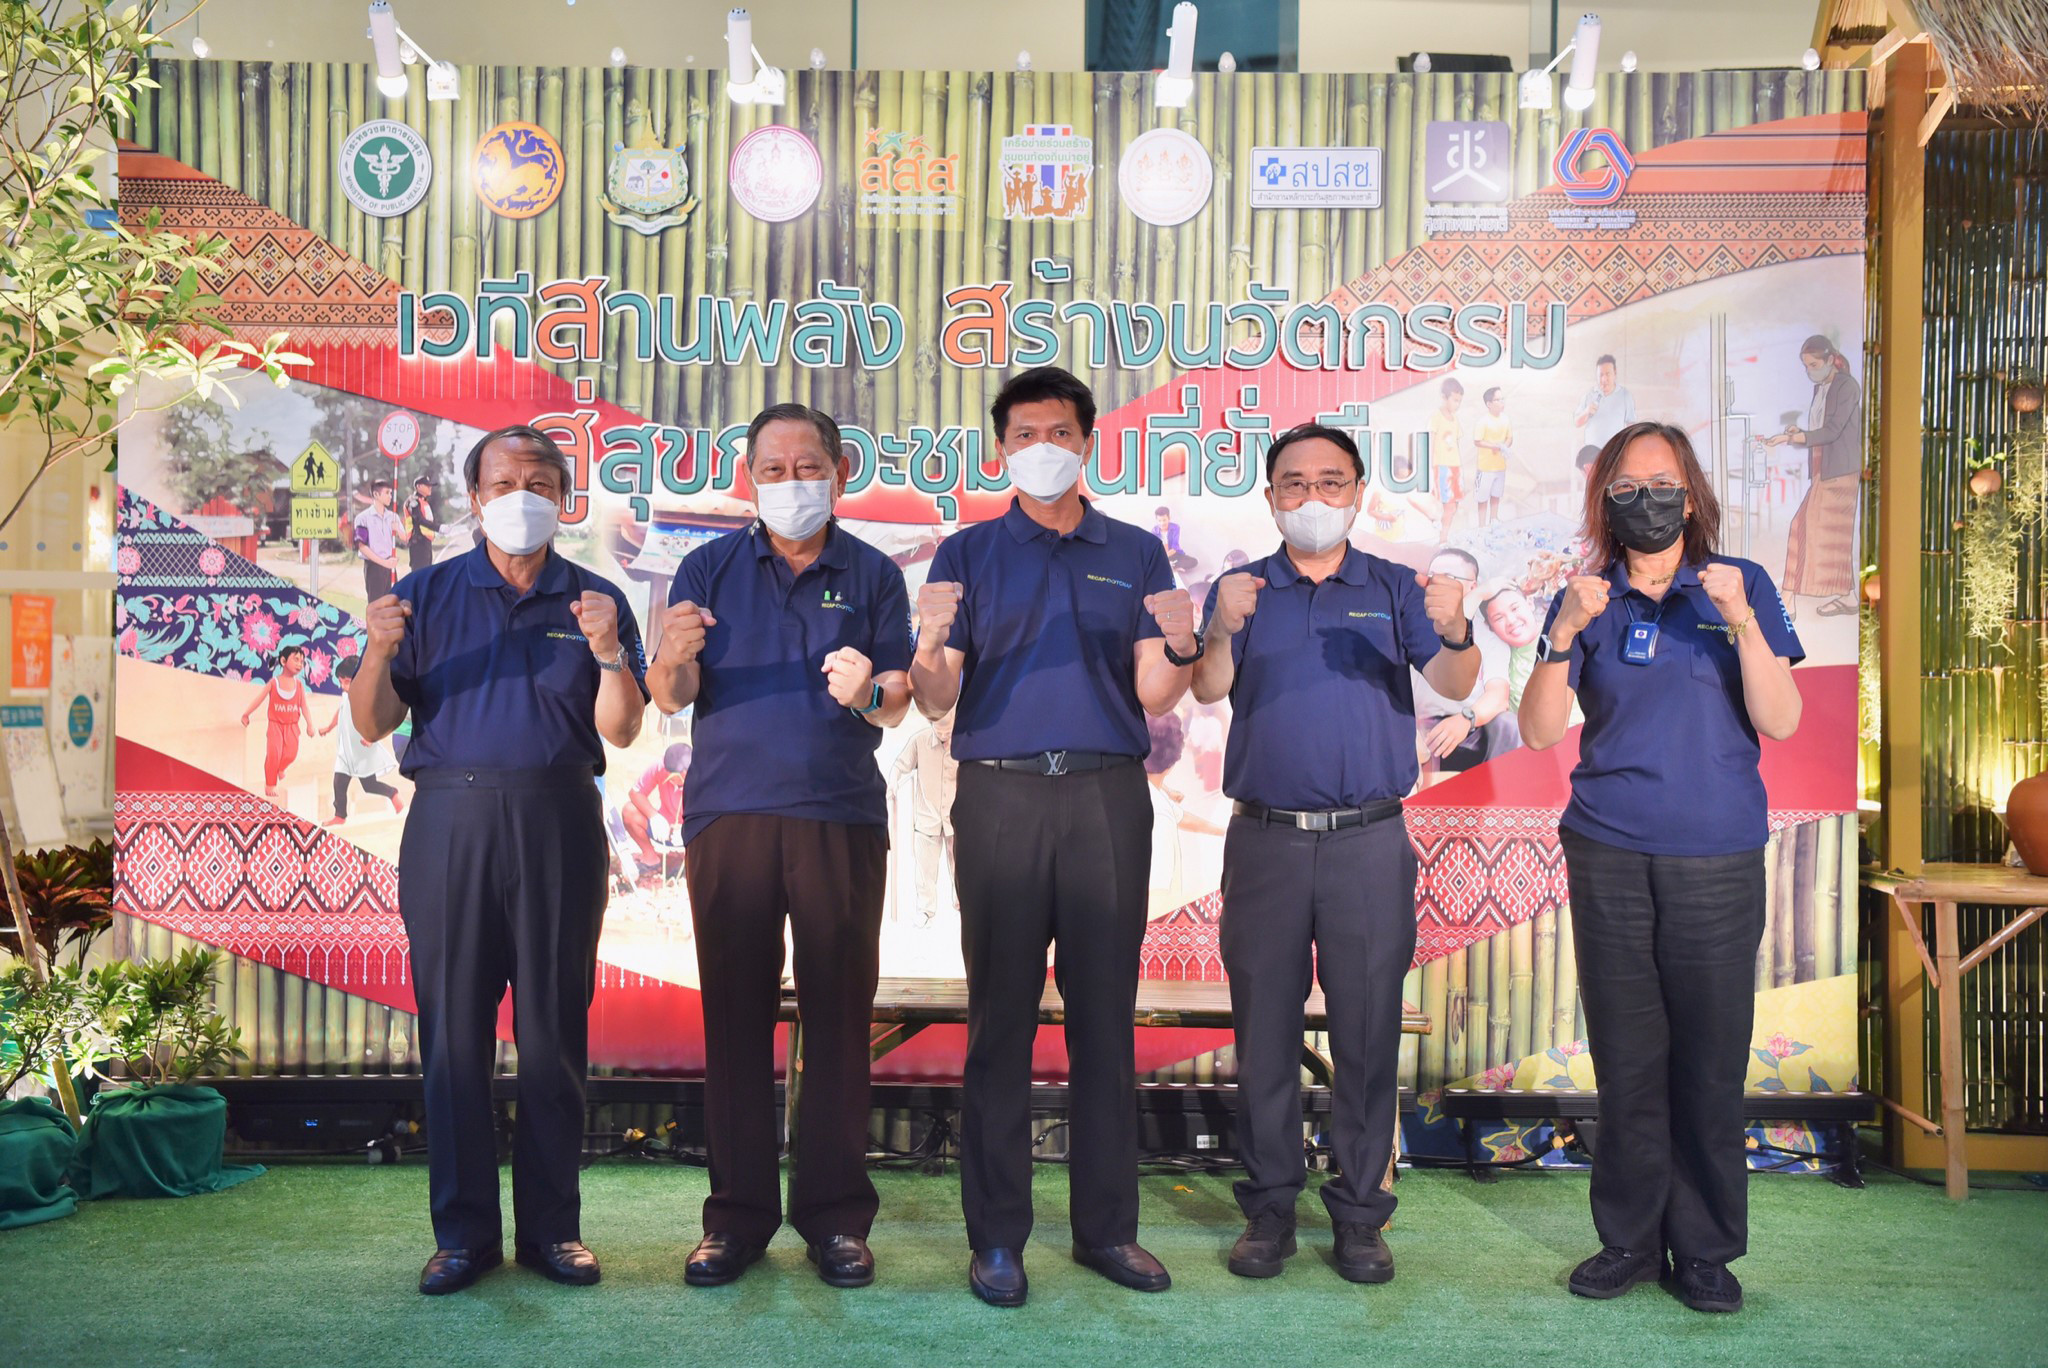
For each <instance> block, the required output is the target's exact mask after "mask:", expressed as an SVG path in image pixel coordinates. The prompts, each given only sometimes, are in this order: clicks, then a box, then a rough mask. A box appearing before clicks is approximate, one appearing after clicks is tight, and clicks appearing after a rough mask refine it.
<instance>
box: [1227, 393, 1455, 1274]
mask: <svg viewBox="0 0 2048 1369" xmlns="http://www.w3.org/2000/svg"><path fill="white" fill-rule="evenodd" d="M1364 476H1365V463H1364V461H1363V460H1362V459H1361V458H1360V457H1359V454H1358V447H1357V444H1356V443H1354V442H1353V441H1352V440H1351V438H1350V437H1349V436H1347V435H1346V434H1344V433H1343V432H1341V431H1339V430H1337V429H1334V428H1326V427H1323V426H1321V425H1318V424H1306V425H1304V426H1302V427H1299V428H1295V429H1293V430H1291V431H1289V432H1286V433H1283V434H1282V435H1281V436H1280V437H1279V438H1278V439H1276V440H1275V441H1274V443H1273V445H1272V447H1271V449H1270V450H1269V451H1268V452H1267V455H1266V481H1267V489H1266V502H1267V503H1268V504H1269V505H1270V506H1271V507H1272V510H1273V520H1274V522H1276V523H1277V524H1279V527H1280V535H1281V537H1282V538H1283V539H1284V545H1283V546H1281V548H1280V549H1279V550H1278V551H1276V552H1274V553H1273V554H1272V555H1271V556H1268V557H1267V558H1266V559H1265V560H1263V561H1254V562H1252V563H1251V564H1250V565H1248V566H1246V567H1245V569H1244V570H1243V571H1242V572H1239V573H1236V574H1231V575H1225V576H1224V577H1222V578H1221V579H1219V580H1218V581H1217V582H1216V584H1215V585H1214V586H1213V587H1212V588H1211V590H1210V592H1209V601H1208V605H1207V609H1206V618H1207V627H1206V629H1205V631H1204V636H1205V641H1206V647H1207V649H1206V650H1205V651H1204V652H1203V653H1202V656H1201V659H1199V660H1198V661H1196V663H1195V676H1194V692H1195V698H1196V699H1198V700H1199V701H1201V702H1203V703H1213V702H1215V701H1216V700H1218V699H1221V698H1224V697H1226V696H1227V697H1228V698H1229V699H1230V703H1231V710H1232V716H1233V721H1232V724H1231V728H1230V740H1229V743H1228V745H1227V747H1226V749H1225V752H1224V760H1223V792H1224V793H1226V794H1228V795H1229V796H1230V797H1231V799H1233V800H1234V801H1235V803H1234V813H1235V816H1233V817H1232V818H1231V820H1230V831H1229V834H1228V835H1227V836H1226V837H1225V839H1224V846H1223V925H1222V935H1221V940H1222V950H1223V966H1224V970H1225V971H1226V973H1227V974H1228V975H1229V978H1230V1003H1231V1015H1232V1019H1233V1022H1234V1026H1235V1030H1236V1034H1237V1070H1238V1077H1237V1141H1238V1152H1239V1154H1240V1156H1241V1157H1242V1158H1243V1160H1244V1164H1245V1170H1246V1175H1245V1177H1244V1178H1243V1179H1242V1180H1240V1181H1239V1182H1238V1184H1237V1200H1238V1205H1239V1206H1240V1207H1241V1208H1242V1209H1243V1210H1244V1214H1245V1218H1246V1222H1245V1229H1244V1234H1243V1235H1242V1236H1240V1237H1239V1238H1238V1241H1237V1244H1236V1245H1235V1246H1234V1247H1232V1249H1231V1252H1230V1261H1229V1263H1230V1270H1231V1272H1232V1273H1234V1274H1239V1275H1243V1276H1244V1277H1246V1278H1270V1277H1272V1276H1273V1275H1276V1274H1278V1273H1280V1271H1281V1268H1282V1266H1283V1265H1284V1264H1285V1263H1286V1260H1287V1258H1288V1256H1290V1255H1292V1254H1294V1252H1295V1238H1294V1230H1295V1214H1294V1209H1295V1201H1296V1199H1297V1198H1298V1197H1299V1196H1300V1194H1301V1190H1302V1186H1303V1184H1304V1182H1305V1181H1306V1179H1307V1172H1306V1166H1305V1165H1304V1163H1303V1159H1302V1149H1301V1093H1300V1078H1301V1075H1300V1068H1301V1041H1302V1031H1303V1028H1304V1021H1303V1010H1302V1003H1303V1000H1304V999H1305V998H1306V997H1307V996H1308V990H1309V976H1310V973H1311V958H1310V957H1311V953H1313V956H1314V961H1313V972H1314V974H1315V975H1316V977H1317V978H1318V979H1320V980H1321V982H1322V985H1323V992H1324V995H1325V997H1326V1000H1327V1003H1328V1011H1329V1033H1330V1044H1331V1047H1332V1050H1333V1053H1334V1055H1335V1057H1336V1098H1335V1100H1334V1103H1333V1109H1332V1118H1331V1138H1332V1149H1333V1150H1334V1151H1335V1153H1336V1158H1337V1162H1338V1165H1339V1167H1340V1168H1341V1169H1342V1171H1343V1172H1342V1174H1341V1175H1340V1176H1339V1177H1338V1178H1336V1179H1333V1180H1332V1181H1331V1182H1330V1183H1328V1184H1326V1185H1325V1186H1324V1187H1323V1204H1324V1206H1325V1207H1326V1208H1328V1210H1329V1213H1330V1219H1331V1223H1332V1225H1333V1226H1334V1227H1335V1229H1336V1254H1337V1272H1338V1273H1340V1274H1341V1275H1343V1276H1344V1277H1345V1278H1347V1279H1349V1280H1351V1281H1352V1282H1354V1283H1385V1282H1386V1281H1387V1280H1388V1279H1391V1278H1392V1277H1393V1276H1394V1262H1393V1256H1392V1255H1391V1254H1390V1253H1389V1252H1388V1250H1387V1246H1386V1242H1385V1241H1384V1239H1382V1237H1381V1235H1380V1230H1381V1228H1382V1227H1384V1226H1385V1225H1386V1223H1387V1221H1388V1219H1389V1218H1390V1217H1391V1216H1392V1215H1393V1212H1394V1195H1393V1191H1392V1185H1391V1183H1389V1182H1387V1180H1388V1177H1389V1174H1390V1170H1391V1167H1392V1164H1393V1158H1394V1153H1393V1143H1394V1127H1395V1122H1396V1116H1397V1114H1396V1111H1395V1109H1396V1102H1395V1099H1396V1073H1397V1065H1398V1061H1399V1055H1400V1050H1399V1047H1400V1033H1401V979H1402V976H1404V975H1405V974H1406V973H1407V971H1408V965H1409V962H1410V961H1411V960H1412V959H1413V958H1414V954H1415V852H1414V850H1413V848H1412V847H1410V845H1409V844H1408V833H1407V829H1406V827H1405V826H1404V825H1403V824H1402V822H1401V796H1402V795H1404V794H1406V793H1407V792H1408V791H1409V790H1410V789H1412V788H1414V786H1415V779H1416V773H1417V766H1416V755H1415V705H1414V700H1413V697H1412V694H1411V686H1410V676H1409V672H1410V670H1411V668H1412V669H1414V670H1418V671H1420V672H1421V673H1422V677H1423V678H1424V679H1425V680H1426V681H1428V683H1429V685H1430V687H1431V688H1432V689H1434V690H1436V691H1437V692H1438V693H1439V694H1441V695H1442V696H1444V697H1445V698H1452V699H1461V698H1464V697H1466V696H1467V695H1469V694H1470V693H1471V692H1472V686H1473V683H1474V681H1475V680H1476V679H1477V678H1478V670H1479V653H1478V652H1476V651H1474V650H1472V624H1471V622H1470V620H1468V619H1467V618H1466V616H1465V588H1466V587H1465V586H1464V585H1463V584H1462V583H1461V582H1460V581H1459V580H1458V579H1456V578H1455V577H1453V576H1451V575H1447V574H1438V575H1418V574H1416V573H1415V572H1414V571H1411V570H1409V569H1408V568H1407V567H1405V566H1398V565H1395V564H1394V563H1393V562H1391V561H1386V560H1382V559H1381V558H1379V557H1377V556H1370V555H1367V554H1366V553H1364V552H1361V551H1359V550H1358V549H1356V548H1355V547H1353V546H1351V544H1350V540H1349V539H1350V532H1351V525H1352V523H1353V521H1354V520H1355V519H1356V518H1357V517H1358V511H1359V507H1360V505H1361V503H1362V502H1363V496H1364Z"/></svg>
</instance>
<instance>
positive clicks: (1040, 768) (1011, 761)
mask: <svg viewBox="0 0 2048 1369" xmlns="http://www.w3.org/2000/svg"><path fill="white" fill-rule="evenodd" d="M1137 759H1138V758H1137V757H1136V756H1119V755H1113V754H1111V753H1110V752H1107V751H1041V752H1039V753H1038V754H1037V755H1035V756H1004V757H1002V758H1001V759H1000V760H991V761H983V760H978V761H976V762H975V764H976V765H986V766H988V767H989V768H990V769H992V770H1021V771H1023V772H1024V773H1025V774H1027V775H1071V774H1073V773H1074V772H1076V771H1079V770H1108V769H1110V768H1111V767H1113V766H1118V765H1133V764H1135V763H1136V762H1137Z"/></svg>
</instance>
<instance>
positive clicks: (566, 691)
mask: <svg viewBox="0 0 2048 1369" xmlns="http://www.w3.org/2000/svg"><path fill="white" fill-rule="evenodd" d="M588 590H596V591H597V592H598V593H599V594H608V595H610V596H611V598H612V602H613V603H615V604H617V605H618V609H619V643H620V645H621V646H623V647H624V648H625V649H626V669H628V670H630V671H632V672H633V680H634V683H636V684H638V685H639V686H640V692H641V694H642V696H643V697H644V696H645V695H646V693H647V682H646V679H645V676H646V674H647V658H646V654H645V653H644V652H643V651H642V649H641V646H640V625H639V624H638V623H636V622H635V621H634V620H633V611H632V609H630V608H628V607H627V605H626V596H625V595H623V594H621V593H620V592H619V589H618V587H617V586H616V585H614V584H612V582H611V581H609V580H607V579H605V578H604V577H603V576H602V575H599V574H598V573H597V572H596V571H593V570H586V569H584V568H583V567H582V566H579V565H577V564H576V563H575V562H573V561H571V560H569V559H568V558H567V557H565V556H563V555H562V554H561V553H560V552H559V551H550V552H549V553H548V559H547V560H546V561H545V562H543V563H542V565H541V570H540V576H539V578H538V579H536V580H535V581H534V584H533V588H532V589H530V590H527V591H526V592H525V593H524V594H521V593H520V592H519V591H518V590H516V589H514V588H513V587H512V586H511V585H509V584H506V583H505V577H504V576H502V575H500V574H498V568H497V567H496V566H494V565H492V564H491V557H490V551H489V548H488V546H487V544H484V543H479V544H478V545H477V547H476V548H475V550H473V551H467V552H464V553H463V554H462V555H460V556H452V557H450V558H448V559H447V560H446V561H440V562H436V563H435V564H434V565H431V566H427V567H425V568H423V569H420V570H416V571H414V572H412V573H411V574H410V575H408V576H406V577H405V578H404V579H403V580H400V581H399V582H398V590H397V592H398V597H399V598H401V599H403V600H406V601H407V602H409V603H411V605H412V618H411V619H410V621H408V622H407V624H406V629H405V637H404V638H403V639H402V640H401V641H400V642H399V644H398V655H397V656H396V657H394V658H393V660H392V662H391V688H392V689H393V690H394V691H395V692H396V693H397V695H398V697H399V698H400V699H402V700H404V701H405V705H406V707H408V708H410V709H411V710H412V742H411V744H410V745H408V746H407V747H406V749H405V760H404V763H403V764H402V765H401V766H400V767H399V768H400V770H402V771H403V772H404V773H405V774H407V775H413V774H417V773H418V772H419V771H422V770H435V769H442V768H456V769H461V768H465V767H475V768H479V769H493V770H524V769H536V768H540V767H543V766H556V765H579V766H580V765H587V766H589V767H590V771H591V773H592V774H594V775H601V774H603V773H604V742H603V741H602V739H600V738H599V736H598V734H597V720H596V711H597V690H598V685H599V684H600V683H601V682H602V680H603V678H604V672H603V670H602V669H600V668H599V666H598V664H597V657H596V656H595V655H593V654H592V653H591V650H590V643H589V641H588V640H587V639H586V638H585V637H584V635H583V629H582V628H580V627H578V626H577V625H576V615H575V614H573V613H571V612H570V611H569V606H570V605H571V604H574V603H576V602H577V601H578V600H579V599H581V598H582V597H583V595H584V593H585V591H588Z"/></svg>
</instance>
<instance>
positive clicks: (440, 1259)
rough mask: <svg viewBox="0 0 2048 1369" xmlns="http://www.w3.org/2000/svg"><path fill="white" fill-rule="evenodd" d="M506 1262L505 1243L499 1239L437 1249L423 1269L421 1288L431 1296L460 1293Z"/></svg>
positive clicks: (421, 1272) (421, 1290)
mask: <svg viewBox="0 0 2048 1369" xmlns="http://www.w3.org/2000/svg"><path fill="white" fill-rule="evenodd" d="M503 1263H505V1247H504V1245H503V1244H502V1243H500V1242H498V1241H493V1242H491V1243H490V1244H489V1245H486V1246H480V1247H478V1248H477V1249H475V1250H459V1249H457V1250H436V1251H435V1252H434V1257H433V1258H432V1259H430V1260H428V1261H427V1267H426V1268H425V1269H422V1270H421V1271H420V1292H422V1293H425V1294H426V1295H427V1296H428V1297H437V1296H439V1295H440V1294H443V1293H459V1292H461V1291H462V1290H463V1289H465V1288H467V1287H469V1286H470V1285H471V1284H473V1283H475V1282H476V1281H477V1280H478V1279H480V1278H482V1277H483V1276H484V1275H486V1274H488V1273H490V1272H491V1271H492V1270H493V1269H496V1268H497V1267H498V1266H499V1265H501V1264H503Z"/></svg>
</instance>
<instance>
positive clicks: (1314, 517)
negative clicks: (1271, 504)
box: [1273, 499, 1358, 556]
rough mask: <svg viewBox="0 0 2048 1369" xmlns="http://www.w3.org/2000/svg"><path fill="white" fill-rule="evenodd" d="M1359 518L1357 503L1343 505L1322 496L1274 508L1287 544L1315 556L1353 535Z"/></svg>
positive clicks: (1277, 521) (1275, 516) (1275, 520)
mask: <svg viewBox="0 0 2048 1369" xmlns="http://www.w3.org/2000/svg"><path fill="white" fill-rule="evenodd" d="M1357 518H1358V506H1357V505H1356V504H1346V505H1344V506H1343V507H1342V508H1339V507H1338V506H1337V505H1335V504H1325V503H1324V502H1323V501H1322V500H1320V499H1304V500H1302V501H1301V507H1300V508H1298V509H1275V510H1273V521H1274V522H1275V523H1278V524H1279V525H1280V535H1281V536H1282V537H1283V538H1285V539H1286V540H1287V545H1288V546H1290V547H1293V548H1294V549H1295V550H1296V551H1304V552H1307V553H1308V554H1309V555H1311V556H1320V555H1321V554H1322V553H1324V552H1326V551H1328V550H1329V549H1330V548H1332V547H1334V546H1336V545H1337V544H1338V543H1339V542H1342V541H1343V540H1344V539H1345V538H1346V537H1349V536H1350V535H1351V524H1352V523H1353V522H1354V521H1356V520H1357Z"/></svg>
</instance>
